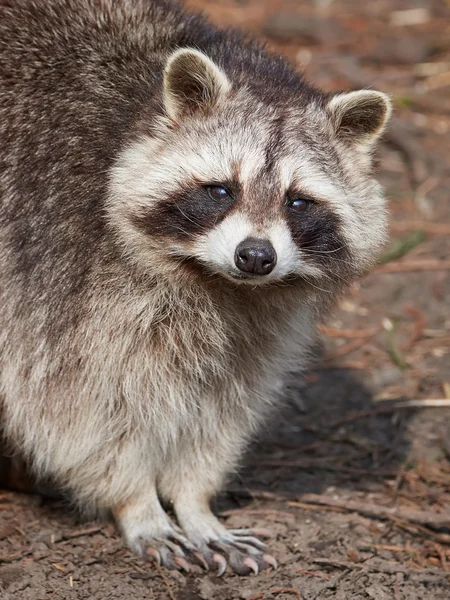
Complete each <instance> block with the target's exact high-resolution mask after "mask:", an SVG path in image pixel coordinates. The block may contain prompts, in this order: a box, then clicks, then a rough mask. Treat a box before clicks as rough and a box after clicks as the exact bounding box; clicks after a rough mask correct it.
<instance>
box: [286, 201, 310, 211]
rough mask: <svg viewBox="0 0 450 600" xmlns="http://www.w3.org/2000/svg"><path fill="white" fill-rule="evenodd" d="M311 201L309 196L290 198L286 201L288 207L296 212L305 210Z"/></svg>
mask: <svg viewBox="0 0 450 600" xmlns="http://www.w3.org/2000/svg"><path fill="white" fill-rule="evenodd" d="M312 203H313V201H312V200H310V199H309V198H292V199H291V200H289V201H288V205H289V207H290V208H292V209H293V210H295V211H296V212H305V211H306V210H308V209H309V208H310V206H311V204H312Z"/></svg>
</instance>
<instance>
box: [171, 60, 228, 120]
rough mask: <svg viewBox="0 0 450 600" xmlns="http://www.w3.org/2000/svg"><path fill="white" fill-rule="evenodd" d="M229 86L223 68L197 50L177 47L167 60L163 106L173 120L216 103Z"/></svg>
mask: <svg viewBox="0 0 450 600" xmlns="http://www.w3.org/2000/svg"><path fill="white" fill-rule="evenodd" d="M230 88H231V84H230V82H229V81H228V79H227V76H226V75H225V73H224V72H223V71H222V69H220V67H218V66H217V65H216V64H215V63H214V62H213V61H212V60H211V59H210V58H208V57H207V56H206V55H205V54H203V53H202V52H199V51H198V50H194V49H193V48H182V49H180V50H176V51H175V52H174V53H173V54H172V55H171V56H170V57H169V60H168V61H167V64H166V68H165V70H164V106H165V109H166V111H167V114H168V115H169V117H170V118H171V119H174V120H177V119H178V118H179V117H180V116H181V115H183V114H186V113H193V112H196V111H198V110H202V109H205V108H208V107H211V106H215V105H216V104H217V102H218V101H219V100H220V99H221V98H223V97H224V96H225V95H226V93H227V92H228V91H229V90H230Z"/></svg>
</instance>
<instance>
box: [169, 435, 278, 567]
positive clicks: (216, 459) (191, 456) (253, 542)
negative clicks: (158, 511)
mask: <svg viewBox="0 0 450 600" xmlns="http://www.w3.org/2000/svg"><path fill="white" fill-rule="evenodd" d="M232 436H233V434H232V433H230V436H224V437H226V440H225V439H223V440H222V441H223V442H225V443H223V444H220V441H221V440H217V445H219V444H220V446H221V447H220V448H217V447H216V448H215V449H214V450H212V449H211V447H208V448H202V447H197V448H196V449H195V450H194V449H193V448H192V446H193V445H194V443H192V444H191V447H190V448H189V449H188V448H187V447H185V449H184V450H185V451H184V452H180V453H178V454H177V457H176V460H174V461H173V462H172V463H171V464H168V465H167V466H166V469H165V472H164V476H163V477H162V479H161V481H160V482H159V484H158V490H159V492H160V494H161V496H162V497H163V498H165V499H167V500H170V501H171V502H172V504H173V508H174V511H175V515H176V518H177V521H178V523H179V525H180V527H181V529H182V530H183V532H184V534H185V536H186V537H187V538H188V539H189V541H190V542H191V543H192V544H194V546H195V547H196V548H197V549H198V551H199V552H200V554H201V556H202V557H203V559H204V561H205V562H206V564H207V565H208V567H209V568H211V569H217V570H218V574H219V575H222V574H223V573H224V572H225V570H226V568H227V564H229V565H230V567H231V568H232V569H233V570H234V571H235V572H236V573H238V574H241V575H247V574H249V573H251V572H252V571H253V572H254V573H258V571H260V570H262V569H265V568H267V567H269V566H272V567H276V561H275V559H274V558H273V557H272V556H270V555H269V554H266V553H265V544H264V542H263V541H261V539H259V538H266V537H269V535H270V534H268V532H267V531H265V530H264V531H263V530H249V529H243V530H227V529H226V527H225V526H224V525H223V524H222V523H221V522H220V521H219V520H218V519H217V517H215V516H214V515H213V513H212V511H211V508H210V501H211V499H212V498H213V497H214V496H215V495H216V494H217V491H218V490H219V489H220V488H221V486H222V483H223V479H224V474H225V473H226V472H227V471H229V470H230V468H231V467H232V464H233V463H234V458H235V457H234V456H231V457H230V456H229V454H230V453H233V455H234V453H235V452H236V451H237V449H238V447H239V446H240V444H239V441H238V440H236V443H235V444H231V445H228V444H226V441H229V440H230V438H232ZM194 448H195V446H194ZM227 450H228V452H227ZM227 454H228V456H227Z"/></svg>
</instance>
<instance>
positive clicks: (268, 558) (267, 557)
mask: <svg viewBox="0 0 450 600" xmlns="http://www.w3.org/2000/svg"><path fill="white" fill-rule="evenodd" d="M262 559H263V561H264V562H265V563H266V565H269V567H272V568H273V569H278V563H277V560H276V558H275V557H274V556H272V555H271V554H263V556H262Z"/></svg>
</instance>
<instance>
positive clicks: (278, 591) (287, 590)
mask: <svg viewBox="0 0 450 600" xmlns="http://www.w3.org/2000/svg"><path fill="white" fill-rule="evenodd" d="M269 594H273V595H274V596H276V595H278V594H295V595H296V596H297V598H298V599H299V600H303V596H302V594H301V593H300V592H299V591H298V590H296V589H295V588H276V589H274V590H269Z"/></svg>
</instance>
